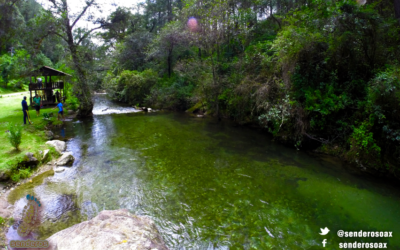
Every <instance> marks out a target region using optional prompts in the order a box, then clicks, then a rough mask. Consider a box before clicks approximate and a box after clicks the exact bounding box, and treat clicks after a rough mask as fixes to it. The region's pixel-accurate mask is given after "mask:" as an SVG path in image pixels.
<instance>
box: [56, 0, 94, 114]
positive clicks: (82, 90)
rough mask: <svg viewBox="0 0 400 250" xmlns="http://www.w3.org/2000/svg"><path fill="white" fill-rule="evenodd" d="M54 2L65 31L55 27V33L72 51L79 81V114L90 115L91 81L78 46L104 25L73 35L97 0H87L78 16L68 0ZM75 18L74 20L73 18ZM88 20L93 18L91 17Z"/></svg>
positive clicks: (60, 24) (76, 91) (77, 91)
mask: <svg viewBox="0 0 400 250" xmlns="http://www.w3.org/2000/svg"><path fill="white" fill-rule="evenodd" d="M49 1H50V2H51V3H52V4H53V11H54V13H55V14H56V15H57V16H58V21H59V23H58V24H59V27H60V28H61V30H62V31H63V32H62V33H60V32H59V31H58V30H56V29H54V30H53V31H52V32H53V34H55V35H57V36H59V37H61V38H62V39H63V40H64V41H65V42H66V43H67V44H68V48H69V51H70V52H71V56H72V61H73V64H74V68H75V72H76V74H77V78H78V83H77V85H76V86H75V88H74V91H75V93H76V96H77V97H78V99H79V101H80V105H81V106H80V107H79V114H78V115H79V116H89V115H91V114H92V110H93V101H92V98H91V92H90V87H89V83H88V80H87V76H86V72H85V69H84V66H83V63H82V62H83V59H82V58H81V56H80V54H79V53H78V48H79V46H80V45H81V43H82V42H83V41H84V40H85V39H87V38H88V37H89V35H90V34H91V33H92V32H93V31H95V30H97V29H100V28H102V25H99V26H98V27H95V28H93V29H91V30H88V31H85V32H83V34H81V36H79V38H75V37H74V35H73V29H74V27H75V26H76V25H77V23H78V22H79V20H81V19H82V18H83V17H84V16H85V15H86V13H87V11H88V9H89V8H91V7H94V6H97V4H96V0H87V1H86V2H85V3H86V5H85V7H84V8H83V9H82V10H81V11H80V12H79V14H78V15H76V17H72V16H71V13H70V11H69V7H68V3H67V0H49ZM71 19H73V20H71ZM88 20H91V18H90V17H89V18H88ZM95 23H97V24H99V23H101V20H96V22H95Z"/></svg>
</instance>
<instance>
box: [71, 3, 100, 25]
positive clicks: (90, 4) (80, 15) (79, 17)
mask: <svg viewBox="0 0 400 250" xmlns="http://www.w3.org/2000/svg"><path fill="white" fill-rule="evenodd" d="M94 1H95V0H92V1H91V2H89V3H87V5H86V7H85V8H84V9H83V10H82V12H81V14H79V16H78V17H77V18H76V19H75V21H74V22H73V23H72V25H71V29H72V28H73V27H74V26H75V24H76V23H77V22H78V21H79V19H81V18H82V16H83V15H84V14H85V13H86V11H87V9H89V7H90V6H92V4H93V3H94Z"/></svg>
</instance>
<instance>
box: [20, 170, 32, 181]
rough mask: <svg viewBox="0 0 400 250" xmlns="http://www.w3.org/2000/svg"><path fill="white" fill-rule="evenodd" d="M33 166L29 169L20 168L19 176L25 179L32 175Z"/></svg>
mask: <svg viewBox="0 0 400 250" xmlns="http://www.w3.org/2000/svg"><path fill="white" fill-rule="evenodd" d="M31 174H32V173H31V168H27V169H20V170H19V176H20V177H21V179H25V178H28V177H29V176H31Z"/></svg>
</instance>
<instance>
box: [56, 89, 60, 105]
mask: <svg viewBox="0 0 400 250" xmlns="http://www.w3.org/2000/svg"><path fill="white" fill-rule="evenodd" d="M56 102H60V92H58V90H57V91H56Z"/></svg>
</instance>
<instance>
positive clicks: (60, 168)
mask: <svg viewBox="0 0 400 250" xmlns="http://www.w3.org/2000/svg"><path fill="white" fill-rule="evenodd" d="M65 169H66V168H64V167H56V168H54V172H56V173H61V172H64V170H65Z"/></svg>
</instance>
